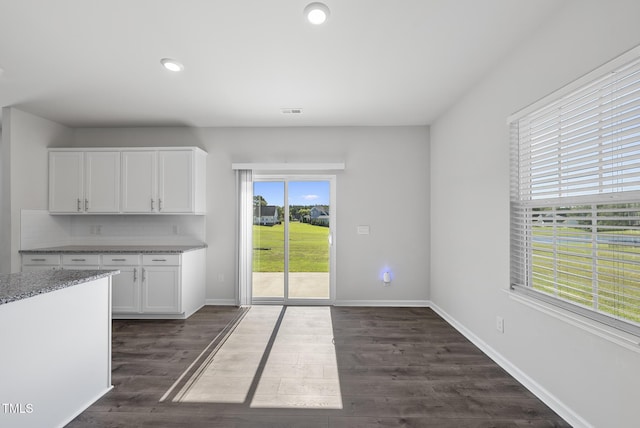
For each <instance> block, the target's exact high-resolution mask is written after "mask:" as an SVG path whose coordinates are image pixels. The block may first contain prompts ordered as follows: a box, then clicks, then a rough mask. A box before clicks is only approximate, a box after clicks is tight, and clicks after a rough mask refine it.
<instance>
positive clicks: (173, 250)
mask: <svg viewBox="0 0 640 428" xmlns="http://www.w3.org/2000/svg"><path fill="white" fill-rule="evenodd" d="M202 248H207V244H204V243H202V244H196V245H66V246H61V247H49V248H37V249H33V250H20V253H22V254H180V253H185V252H187V251H193V250H199V249H202Z"/></svg>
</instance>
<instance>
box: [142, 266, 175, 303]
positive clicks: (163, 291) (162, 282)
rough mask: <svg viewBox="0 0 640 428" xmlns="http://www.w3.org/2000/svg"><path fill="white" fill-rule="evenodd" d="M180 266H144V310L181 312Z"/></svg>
mask: <svg viewBox="0 0 640 428" xmlns="http://www.w3.org/2000/svg"><path fill="white" fill-rule="evenodd" d="M180 308H181V305H180V268H179V267H178V266H146V265H143V266H142V312H144V313H169V314H175V313H180V312H181V310H180Z"/></svg>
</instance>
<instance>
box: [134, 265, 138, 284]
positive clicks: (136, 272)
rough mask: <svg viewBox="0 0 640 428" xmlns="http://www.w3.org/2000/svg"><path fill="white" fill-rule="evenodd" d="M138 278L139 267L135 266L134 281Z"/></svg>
mask: <svg viewBox="0 0 640 428" xmlns="http://www.w3.org/2000/svg"><path fill="white" fill-rule="evenodd" d="M137 280H138V268H133V282H136V281H137Z"/></svg>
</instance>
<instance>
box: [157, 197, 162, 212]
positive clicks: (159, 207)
mask: <svg viewBox="0 0 640 428" xmlns="http://www.w3.org/2000/svg"><path fill="white" fill-rule="evenodd" d="M158 211H162V199H160V198H158Z"/></svg>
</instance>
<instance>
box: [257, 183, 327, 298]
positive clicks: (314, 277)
mask: <svg viewBox="0 0 640 428" xmlns="http://www.w3.org/2000/svg"><path fill="white" fill-rule="evenodd" d="M334 182H335V179H334V178H333V177H322V178H320V177H317V176H313V177H301V176H256V177H254V183H253V237H252V240H253V243H252V245H253V266H252V269H253V271H252V295H253V303H277V304H283V303H284V304H327V303H329V302H331V301H332V300H333V287H332V284H333V281H332V266H333V265H334V263H333V259H334V256H333V254H334V247H333V245H332V241H333V240H334V239H335V237H334V236H333V231H334V230H335V229H334V223H335V201H334V200H333V193H334V192H333V188H334Z"/></svg>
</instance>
